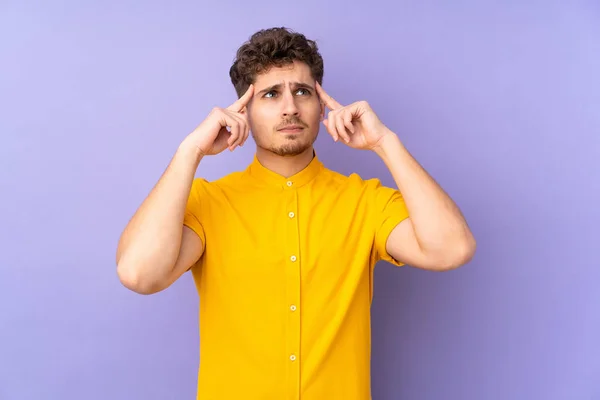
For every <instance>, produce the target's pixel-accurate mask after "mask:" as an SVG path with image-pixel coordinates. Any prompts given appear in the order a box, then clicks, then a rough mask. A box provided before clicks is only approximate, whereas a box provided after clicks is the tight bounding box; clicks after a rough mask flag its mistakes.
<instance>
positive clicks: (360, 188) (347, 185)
mask: <svg viewBox="0 0 600 400" xmlns="http://www.w3.org/2000/svg"><path fill="white" fill-rule="evenodd" d="M321 181H322V184H323V185H324V186H326V187H328V188H330V189H338V190H340V189H341V190H345V191H350V192H358V193H362V194H364V195H373V194H375V193H376V192H377V191H379V190H380V189H382V188H385V186H384V185H383V184H382V183H381V180H380V179H379V178H363V177H362V176H361V175H360V174H358V173H351V174H349V175H344V174H342V173H340V172H337V171H333V170H330V169H327V168H325V169H324V170H323V177H322V179H321Z"/></svg>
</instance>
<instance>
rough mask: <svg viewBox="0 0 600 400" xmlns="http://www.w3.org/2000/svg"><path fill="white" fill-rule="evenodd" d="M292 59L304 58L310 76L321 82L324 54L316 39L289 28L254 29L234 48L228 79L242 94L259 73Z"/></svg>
mask: <svg viewBox="0 0 600 400" xmlns="http://www.w3.org/2000/svg"><path fill="white" fill-rule="evenodd" d="M294 60H296V61H301V62H304V63H306V64H307V65H308V67H309V68H310V71H311V73H312V76H313V78H314V79H315V80H316V81H317V82H319V84H323V57H321V54H319V49H318V46H317V43H316V42H315V41H314V40H309V39H307V38H306V37H305V36H304V35H303V34H301V33H297V32H294V31H292V30H291V29H288V28H285V27H281V28H269V29H263V30H260V31H258V32H256V33H254V34H253V35H252V36H251V37H250V39H249V40H248V41H247V42H246V43H244V44H243V45H242V46H241V47H240V48H239V49H238V51H237V54H236V59H235V60H234V62H233V65H232V66H231V68H230V69H229V76H230V78H231V83H233V87H234V88H235V91H236V93H237V95H238V97H241V96H242V95H243V94H244V93H245V92H246V90H248V87H249V86H250V85H251V84H252V83H254V82H255V80H256V76H257V75H258V74H261V73H264V72H267V71H268V70H269V69H270V68H272V67H281V66H283V65H287V64H291V63H292V62H293V61H294Z"/></svg>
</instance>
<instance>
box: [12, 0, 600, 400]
mask: <svg viewBox="0 0 600 400" xmlns="http://www.w3.org/2000/svg"><path fill="white" fill-rule="evenodd" d="M133 3H134V2H133V1H128V2H121V1H119V2H117V1H112V2H106V1H102V2H101V1H94V2H92V1H86V2H84V1H79V2H76V1H74V0H73V1H70V2H67V1H61V2H41V1H40V2H39V4H34V3H33V2H25V1H16V0H14V1H12V2H10V1H9V2H8V4H7V2H6V1H3V2H2V5H0V54H1V56H0V57H1V62H0V135H1V139H2V140H1V142H0V190H1V191H2V196H1V197H0V213H1V215H0V246H1V251H0V399H2V400H25V399H27V400H29V399H32V400H33V399H44V400H45V399H57V400H71V399H73V400H74V399H87V400H95V399H98V400H100V399H102V400H106V399H144V400H154V399H156V400H164V399H172V398H177V399H192V398H194V393H195V385H196V366H197V363H198V342H197V340H198V337H197V334H198V327H197V309H198V307H197V295H196V293H195V291H194V287H193V283H192V280H191V276H190V275H185V277H184V278H183V279H181V280H180V281H179V282H177V283H176V284H175V285H174V286H172V287H171V288H170V289H169V290H167V291H165V292H163V293H160V294H157V295H154V296H149V297H148V296H140V295H136V294H134V293H131V292H128V291H127V290H126V289H125V288H124V287H122V286H121V285H120V284H119V282H118V279H117V276H116V273H115V247H116V243H117V240H118V237H119V234H120V233H121V230H122V228H123V226H124V224H125V223H126V222H127V220H128V218H129V217H130V216H131V215H132V213H133V212H134V211H135V209H136V208H137V207H138V205H139V204H140V202H141V201H142V200H143V198H144V196H145V195H146V194H147V193H148V191H149V190H150V189H151V187H152V185H153V184H154V183H155V182H156V180H157V179H158V177H159V176H160V174H161V173H162V172H163V170H164V168H165V166H166V164H167V163H168V162H169V160H170V157H171V156H172V154H173V152H174V150H175V148H176V147H177V145H178V144H179V142H180V141H181V140H182V139H183V138H184V137H185V136H186V135H187V134H188V133H189V132H190V131H191V130H192V129H193V128H194V127H195V126H196V125H197V124H198V123H200V121H201V120H202V119H203V118H204V117H205V116H206V115H207V113H208V112H209V110H210V109H211V108H212V107H213V106H214V105H227V104H229V103H230V102H231V101H232V100H233V98H234V91H233V89H232V87H231V84H230V82H229V81H228V74H227V72H228V68H229V65H230V63H231V61H232V59H233V55H234V51H235V50H236V48H237V46H238V45H240V44H241V42H242V41H244V40H245V39H246V38H247V37H248V36H249V35H250V34H251V33H252V32H254V31H255V30H257V29H260V28H263V27H269V26H274V25H277V26H280V25H285V26H290V27H292V28H294V29H296V30H299V31H302V32H305V33H306V34H307V35H308V36H309V37H311V38H314V39H316V40H318V41H319V44H320V46H321V49H322V53H323V55H324V57H325V65H326V72H325V84H324V87H325V88H326V90H328V91H329V93H330V94H332V95H333V96H335V97H336V98H337V99H338V100H339V101H340V102H342V103H348V102H352V101H356V100H360V99H366V100H368V101H369V102H370V103H371V105H372V106H373V107H374V109H375V111H376V112H377V113H378V114H379V115H380V117H381V119H382V120H383V121H384V122H385V123H386V124H388V125H389V126H390V127H392V128H393V129H394V130H395V131H396V132H398V133H399V135H400V136H401V138H402V139H403V140H404V142H405V144H406V146H407V147H408V148H409V150H410V151H411V152H412V153H413V154H414V155H415V157H416V158H417V159H418V160H419V161H420V162H421V163H422V164H423V165H424V167H425V168H426V169H427V170H428V171H429V172H430V173H431V174H432V175H433V176H434V177H435V178H436V179H437V180H438V181H439V182H440V183H441V184H442V186H443V187H444V188H446V189H447V191H448V192H449V193H450V194H451V196H453V198H454V199H455V200H456V201H457V203H458V204H459V205H460V207H461V208H462V209H463V210H464V213H465V214H466V217H467V219H468V220H469V222H470V224H471V226H472V229H473V231H474V233H475V235H476V237H477V239H478V252H477V255H476V257H475V259H474V260H473V262H472V263H471V264H469V265H468V266H465V267H463V268H462V269H459V270H456V271H453V272H447V273H430V272H425V271H419V270H415V269H412V268H402V269H394V268H392V267H391V266H390V265H388V264H380V265H379V267H378V268H377V272H376V282H375V286H376V294H375V299H374V304H373V318H374V321H373V337H374V343H373V361H372V366H373V398H374V399H375V400H392V399H393V400H396V399H408V400H413V399H419V400H438V399H461V400H482V399H485V400H506V399H510V400H520V399H523V400H525V399H527V400H530V399H544V400H554V399H556V400H559V399H560V400H563V399H564V400H571V399H586V400H588V399H600V345H599V343H600V342H599V339H600V311H599V310H600V290H599V289H598V282H599V281H600V261H599V260H598V257H599V254H598V249H599V248H600V234H599V233H598V226H599V224H600V211H599V204H600V187H599V186H600V183H599V182H600V177H599V175H600V167H599V162H598V159H599V158H600V7H599V6H598V3H597V2H592V1H588V2H569V3H570V5H561V6H558V5H555V4H551V2H529V3H530V5H525V4H523V2H516V1H513V2H507V3H510V4H507V5H493V6H492V5H485V6H484V5H482V3H483V2H477V1H474V0H473V1H462V2H452V4H453V5H451V2H448V1H441V0H438V1H427V2H409V1H400V2H399V3H397V4H396V6H393V8H392V6H384V5H383V4H380V5H376V3H383V2H381V1H380V2H373V1H369V2H367V3H364V2H362V3H356V4H357V5H356V6H350V5H349V3H348V2H345V1H341V0H334V1H332V2H330V3H329V4H328V5H326V6H324V5H322V4H320V1H319V2H318V1H316V0H310V1H307V2H303V3H302V2H300V3H294V4H296V5H295V6H292V5H283V4H282V3H281V2H272V3H267V2H265V1H254V2H246V3H239V2H234V1H232V0H228V1H218V2H216V4H213V5H211V6H209V5H208V4H209V3H208V2H193V1H187V2H183V1H180V2H179V3H178V4H177V5H175V4H174V3H173V4H169V3H167V2H166V1H163V2H162V3H161V4H159V2H158V1H154V2H141V1H139V2H137V3H138V4H137V5H134V4H133ZM534 3H535V5H534ZM563 3H567V2H563ZM50 4H52V5H50ZM84 4H85V5H84ZM168 4H169V5H168ZM240 4H244V5H240ZM390 4H391V2H390ZM344 13H347V14H346V15H344ZM248 143H250V144H251V145H250V146H246V147H245V148H243V149H240V150H238V151H236V152H234V153H231V154H230V153H228V152H227V153H225V154H222V155H220V156H218V157H214V158H211V159H210V160H208V159H207V160H205V161H203V163H202V165H201V166H200V169H199V171H198V174H199V175H202V176H205V177H207V178H208V179H214V178H217V177H220V176H222V175H224V174H226V173H229V172H231V171H234V170H237V169H241V168H244V167H245V166H246V164H247V163H249V162H250V161H251V157H252V154H253V150H254V145H253V142H252V141H249V142H248ZM317 150H318V152H319V154H320V156H321V158H322V159H323V160H324V162H325V163H326V165H328V166H329V167H330V168H333V169H336V170H338V171H340V172H343V173H350V172H358V173H360V174H362V175H363V176H364V177H375V176H377V177H381V178H382V179H383V181H384V182H385V183H386V184H389V185H391V184H393V182H392V180H391V176H390V175H389V173H388V172H387V170H385V167H384V165H383V163H382V162H381V161H380V160H379V159H378V158H377V157H376V156H375V155H374V154H370V153H366V152H359V151H356V150H351V149H348V148H346V147H344V145H343V144H336V143H333V142H332V140H331V138H330V137H329V136H328V135H327V134H326V132H325V130H324V129H323V130H322V132H321V137H320V139H319V140H318V142H317Z"/></svg>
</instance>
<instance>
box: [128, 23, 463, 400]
mask: <svg viewBox="0 0 600 400" xmlns="http://www.w3.org/2000/svg"><path fill="white" fill-rule="evenodd" d="M230 76H231V80H232V83H233V85H234V87H235V89H236V91H237V93H238V97H239V98H238V100H237V101H236V102H234V103H233V104H232V105H231V106H229V107H227V108H214V109H213V110H212V111H211V112H210V114H209V115H208V116H207V117H206V119H205V120H204V121H203V122H202V123H201V124H200V125H199V126H198V127H197V128H196V129H195V130H194V131H193V132H192V133H191V134H189V136H187V137H186V138H185V140H183V142H182V143H181V145H180V146H179V148H178V150H177V152H176V154H175V156H174V157H173V159H172V161H171V163H170V164H169V166H168V168H167V169H166V171H165V172H164V174H163V176H162V177H161V178H160V180H159V181H158V183H157V184H156V186H155V187H154V188H153V190H152V191H151V193H150V194H149V196H148V197H147V198H146V199H145V201H144V202H143V204H142V205H141V206H140V208H139V210H137V212H136V213H135V215H134V216H133V218H132V219H131V221H130V222H129V224H128V225H127V227H126V229H125V231H124V232H123V235H122V237H121V239H120V242H119V246H118V250H117V264H118V274H119V277H120V280H121V282H122V283H123V284H124V285H125V286H126V287H127V288H129V289H131V290H133V291H136V292H138V293H143V294H150V293H155V292H158V291H160V290H163V289H165V288H167V287H168V286H169V285H171V284H172V283H173V282H174V281H175V280H176V279H178V278H179V277H180V276H181V275H182V274H183V273H184V272H186V271H188V270H191V272H192V275H193V278H194V281H195V284H196V287H197V289H198V293H199V296H200V339H201V344H200V368H199V373H198V399H203V400H204V399H206V400H209V399H211V400H212V399H245V400H252V399H301V400H324V399H344V400H365V399H370V370H369V368H370V350H371V347H370V315H369V312H370V305H371V298H372V288H373V286H372V282H373V268H374V266H375V264H376V263H377V261H379V260H385V261H387V262H390V263H392V264H394V265H397V266H401V265H403V264H409V265H411V266H413V267H417V268H424V269H429V270H448V269H452V268H456V267H458V266H460V265H462V264H464V263H466V262H467V261H469V260H470V259H471V257H472V256H473V253H474V251H475V240H474V238H473V236H472V234H471V232H470V230H469V228H468V226H467V223H466V222H465V220H464V218H463V217H462V216H461V213H460V211H459V209H458V208H457V206H456V205H455V204H454V202H453V201H452V200H451V199H450V198H449V197H448V196H447V195H446V194H445V193H444V191H443V190H442V189H441V188H440V187H439V186H438V185H437V184H436V183H435V182H434V180H433V179H432V178H431V177H430V176H429V175H428V174H427V173H426V172H425V171H424V170H423V169H422V168H421V167H420V166H419V164H418V163H417V162H416V161H415V160H414V159H413V157H412V156H411V155H410V154H409V152H408V151H407V150H406V149H405V148H404V146H403V145H402V142H401V140H400V138H399V137H398V135H396V134H395V133H394V132H393V131H392V130H391V129H390V128H388V127H387V126H385V125H384V124H383V123H382V122H381V121H380V120H379V118H378V117H377V115H376V114H375V112H374V111H373V110H372V109H371V107H370V106H369V104H367V103H366V102H364V101H359V102H356V103H353V104H349V105H346V106H343V105H341V104H339V103H338V102H337V101H336V100H334V99H333V98H332V97H331V96H330V95H329V94H327V93H326V92H325V90H324V89H323V88H322V87H321V83H322V78H323V61H322V58H321V56H320V54H319V52H318V49H317V46H316V44H315V42H313V41H311V40H308V39H306V38H305V37H304V36H303V35H301V34H298V33H294V32H291V31H289V30H287V29H284V28H274V29H268V30H263V31H260V32H257V33H256V34H254V35H253V36H252V37H251V38H250V40H249V42H247V43H245V44H244V45H243V46H242V47H241V48H240V49H239V50H238V53H237V59H236V61H235V62H234V64H233V66H232V67H231V70H230ZM326 107H327V108H329V110H330V111H329V113H328V114H327V117H325V108H326ZM321 122H322V123H323V124H324V126H325V127H326V130H327V132H328V133H329V134H330V135H331V137H332V138H333V140H335V141H337V142H341V143H343V145H346V146H350V147H352V148H355V149H364V150H370V151H373V152H375V153H376V154H377V155H378V156H380V157H381V159H382V160H383V162H384V163H385V165H386V166H387V167H388V168H389V170H390V172H391V173H392V175H393V177H394V180H395V182H396V184H397V186H398V189H393V188H388V187H384V186H382V185H381V184H380V182H379V180H376V179H371V180H363V179H361V178H360V177H359V176H358V175H356V174H352V175H350V176H348V177H347V176H343V175H341V174H338V173H336V172H333V171H331V170H329V169H327V168H326V167H325V166H324V165H323V164H322V163H321V161H320V160H319V159H318V157H317V155H316V153H315V151H314V149H313V143H314V141H315V139H316V137H317V134H318V131H319V127H320V123H321ZM250 131H251V132H252V135H253V138H254V140H255V142H256V155H255V157H254V160H253V162H252V163H251V165H249V166H248V168H247V169H246V170H244V171H240V172H236V173H232V174H230V175H227V176H225V177H223V178H221V179H218V180H216V181H213V182H208V181H207V180H205V179H203V178H195V173H196V171H197V168H198V166H199V164H201V162H202V160H203V159H204V157H208V156H213V155H216V154H219V153H221V152H222V151H224V150H225V149H229V150H230V151H231V150H234V149H235V148H237V147H238V146H242V145H243V144H244V143H245V142H246V140H247V138H248V135H249V132H250Z"/></svg>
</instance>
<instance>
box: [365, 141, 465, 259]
mask: <svg viewBox="0 0 600 400" xmlns="http://www.w3.org/2000/svg"><path fill="white" fill-rule="evenodd" d="M375 152H376V153H377V154H378V155H379V156H380V157H381V159H382V160H383V161H384V163H385V164H386V166H387V167H388V169H389V170H390V172H391V174H392V176H393V178H394V181H395V182H396V185H397V186H398V189H399V190H400V192H401V193H402V195H403V197H404V199H405V202H406V206H407V208H408V211H409V214H410V218H411V221H412V223H413V226H414V231H415V236H416V238H417V240H418V242H419V245H420V247H421V250H422V251H423V252H424V253H427V254H431V255H435V254H443V253H446V252H448V251H453V250H454V249H464V248H465V247H466V248H469V247H470V246H473V245H474V239H473V237H472V234H471V231H470V229H469V227H468V225H467V222H466V221H465V218H464V217H463V215H462V213H461V211H460V210H459V208H458V206H457V205H456V204H455V203H454V201H453V200H452V199H451V198H450V196H448V195H447V194H446V193H445V192H444V190H443V189H442V188H441V187H440V186H439V185H438V184H437V183H436V182H435V180H434V179H433V178H432V177H431V176H430V175H429V174H428V173H427V172H426V171H425V170H424V169H423V168H422V167H421V166H420V165H419V163H418V162H417V161H416V160H415V159H414V158H413V157H412V155H411V154H410V153H409V152H408V150H407V149H406V148H405V147H404V145H403V144H402V143H401V141H400V140H399V139H398V137H397V136H396V135H395V134H389V135H386V136H385V137H384V138H383V140H382V143H381V145H380V146H378V147H377V148H376V149H375Z"/></svg>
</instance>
